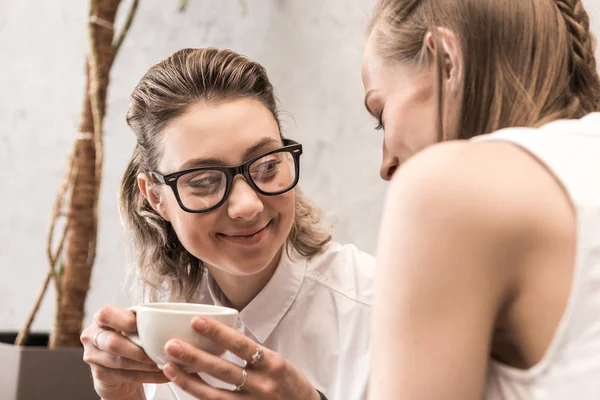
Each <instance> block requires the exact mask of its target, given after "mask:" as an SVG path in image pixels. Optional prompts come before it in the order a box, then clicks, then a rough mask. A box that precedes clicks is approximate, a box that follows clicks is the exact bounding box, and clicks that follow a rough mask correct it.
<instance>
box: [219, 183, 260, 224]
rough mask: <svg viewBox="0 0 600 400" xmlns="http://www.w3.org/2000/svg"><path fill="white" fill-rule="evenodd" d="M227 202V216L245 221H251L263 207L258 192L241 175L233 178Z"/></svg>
mask: <svg viewBox="0 0 600 400" xmlns="http://www.w3.org/2000/svg"><path fill="white" fill-rule="evenodd" d="M227 202H228V206H227V213H228V214H229V217H230V218H231V219H237V220H242V221H245V222H251V221H253V220H254V219H255V218H256V216H257V215H258V214H260V213H261V212H262V211H263V210H264V208H265V207H264V204H263V202H262V201H261V200H260V198H259V197H258V193H256V192H255V191H254V189H252V187H251V186H250V185H249V184H248V182H246V180H245V179H244V178H243V177H241V176H237V177H235V178H234V181H233V185H232V187H231V193H229V199H228V201H227Z"/></svg>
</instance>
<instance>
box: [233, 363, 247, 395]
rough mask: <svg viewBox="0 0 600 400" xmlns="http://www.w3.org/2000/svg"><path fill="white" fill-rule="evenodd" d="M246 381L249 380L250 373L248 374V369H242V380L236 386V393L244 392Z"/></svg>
mask: <svg viewBox="0 0 600 400" xmlns="http://www.w3.org/2000/svg"><path fill="white" fill-rule="evenodd" d="M246 379H248V372H246V368H242V380H240V383H238V384H237V385H235V389H234V392H241V391H242V388H243V387H244V384H245V383H246Z"/></svg>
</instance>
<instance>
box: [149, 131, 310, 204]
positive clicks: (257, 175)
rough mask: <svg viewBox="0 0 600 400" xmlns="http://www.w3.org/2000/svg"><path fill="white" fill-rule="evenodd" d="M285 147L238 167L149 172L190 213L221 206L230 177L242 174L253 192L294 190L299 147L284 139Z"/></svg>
mask: <svg viewBox="0 0 600 400" xmlns="http://www.w3.org/2000/svg"><path fill="white" fill-rule="evenodd" d="M283 145H284V147H281V148H279V149H275V150H271V151H268V152H266V153H263V154H261V155H259V156H256V157H254V158H252V159H250V160H248V161H246V162H245V163H243V164H240V165H238V166H237V167H219V166H215V167H200V168H192V169H186V170H184V171H179V172H175V173H172V174H168V175H162V174H161V173H159V172H151V174H152V175H153V176H154V177H155V179H156V180H157V181H158V182H159V183H162V184H165V185H168V186H170V187H171V189H173V193H175V198H176V199H177V202H178V203H179V206H180V207H181V208H182V209H183V210H184V211H187V212H190V213H203V212H208V211H212V210H214V209H216V208H218V207H220V206H221V205H222V204H223V203H224V202H225V200H227V197H228V196H229V193H230V192H231V186H232V185H233V178H235V176H236V175H238V174H241V175H242V176H243V177H244V178H245V179H246V182H248V184H249V185H250V186H251V187H252V189H254V190H255V191H256V192H258V193H260V194H262V195H264V196H277V195H279V194H283V193H285V192H287V191H289V190H291V189H293V188H294V186H296V185H297V184H298V179H299V177H300V155H301V154H302V145H301V144H299V143H297V142H295V141H293V140H290V139H283Z"/></svg>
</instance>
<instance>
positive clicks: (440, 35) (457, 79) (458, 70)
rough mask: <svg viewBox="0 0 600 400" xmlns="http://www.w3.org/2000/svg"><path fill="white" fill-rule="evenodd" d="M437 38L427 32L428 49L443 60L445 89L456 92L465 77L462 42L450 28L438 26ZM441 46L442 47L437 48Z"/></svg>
mask: <svg viewBox="0 0 600 400" xmlns="http://www.w3.org/2000/svg"><path fill="white" fill-rule="evenodd" d="M435 32H436V36H437V40H435V39H436V38H434V35H433V33H432V32H427V35H426V36H425V43H426V45H427V48H428V50H429V51H430V52H431V53H432V54H433V55H435V54H438V50H439V54H440V55H441V57H442V60H443V70H442V74H443V76H442V78H443V82H444V85H445V91H446V92H448V91H451V92H455V91H457V90H458V89H459V87H460V85H461V82H462V79H463V71H464V65H463V53H462V49H461V47H460V42H459V40H458V38H457V37H456V35H455V34H454V32H452V31H451V30H450V29H448V28H442V27H437V28H436V31H435ZM438 46H440V47H441V48H439V49H438V48H437V47H438Z"/></svg>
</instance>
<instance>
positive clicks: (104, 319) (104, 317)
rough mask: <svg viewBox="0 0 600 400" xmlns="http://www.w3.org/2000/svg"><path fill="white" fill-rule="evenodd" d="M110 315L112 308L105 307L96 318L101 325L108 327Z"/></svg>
mask: <svg viewBox="0 0 600 400" xmlns="http://www.w3.org/2000/svg"><path fill="white" fill-rule="evenodd" d="M110 314H111V307H110V306H103V307H102V308H100V309H99V310H98V312H97V313H96V317H95V318H96V322H98V324H99V325H106V324H108V322H109V321H110Z"/></svg>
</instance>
